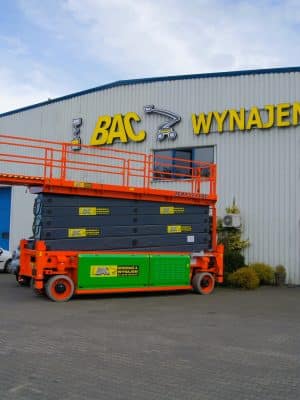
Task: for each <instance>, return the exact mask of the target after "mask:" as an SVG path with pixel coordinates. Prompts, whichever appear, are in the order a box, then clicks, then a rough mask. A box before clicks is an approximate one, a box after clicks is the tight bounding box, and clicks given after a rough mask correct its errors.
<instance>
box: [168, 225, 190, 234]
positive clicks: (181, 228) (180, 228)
mask: <svg viewBox="0 0 300 400" xmlns="http://www.w3.org/2000/svg"><path fill="white" fill-rule="evenodd" d="M167 232H168V233H182V232H192V227H191V225H168V226H167Z"/></svg>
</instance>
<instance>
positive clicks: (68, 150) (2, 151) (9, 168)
mask: <svg viewBox="0 0 300 400" xmlns="http://www.w3.org/2000/svg"><path fill="white" fill-rule="evenodd" d="M0 184H8V185H23V186H30V187H35V186H38V187H39V188H40V189H39V190H41V191H46V192H54V193H67V194H69V193H70V194H71V193H79V194H82V195H96V196H97V195H99V196H104V195H109V196H110V195H111V196H113V195H115V196H116V197H123V195H124V193H125V197H128V196H129V193H131V194H132V195H133V193H134V195H135V196H137V195H139V196H141V197H142V198H144V199H149V200H152V199H153V200H154V199H158V197H159V196H164V197H165V200H168V201H173V200H172V198H174V199H176V200H177V201H178V199H181V201H182V202H191V203H195V202H197V201H199V199H201V200H202V201H205V202H207V203H214V202H215V201H216V199H217V196H216V165H215V164H211V163H205V162H200V161H192V162H191V161H187V160H183V159H178V158H170V157H164V156H159V155H157V156H154V155H153V154H145V153H139V152H129V151H126V150H120V149H115V148H111V147H106V146H105V147H94V146H93V147H92V146H87V145H82V146H81V150H80V151H74V150H72V144H71V143H62V142H55V141H50V140H44V139H34V138H28V137H19V136H10V135H2V134H0ZM33 191H34V189H33ZM104 192H106V194H104ZM122 193H123V194H122ZM129 197H130V196H129Z"/></svg>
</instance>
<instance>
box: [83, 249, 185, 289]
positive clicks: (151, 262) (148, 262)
mask: <svg viewBox="0 0 300 400" xmlns="http://www.w3.org/2000/svg"><path fill="white" fill-rule="evenodd" d="M189 284H190V257H189V256H186V255H169V254H161V255H149V254H98V255H96V254H80V255H79V260H78V288H79V289H118V288H119V289H120V288H124V289H125V288H135V287H151V286H153V287H158V286H183V285H189Z"/></svg>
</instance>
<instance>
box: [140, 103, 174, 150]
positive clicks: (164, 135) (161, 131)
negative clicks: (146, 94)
mask: <svg viewBox="0 0 300 400" xmlns="http://www.w3.org/2000/svg"><path fill="white" fill-rule="evenodd" d="M144 111H145V113H146V114H159V115H163V116H164V117H167V118H168V119H167V121H165V122H164V123H162V124H161V125H159V126H158V128H157V133H156V139H157V141H158V142H162V141H163V140H165V139H169V140H175V139H176V138H177V132H176V131H175V130H174V128H173V127H174V125H176V124H178V122H180V121H181V117H180V116H179V115H178V114H175V113H174V112H172V111H168V110H163V109H161V108H157V107H155V106H154V105H153V104H151V105H148V106H144Z"/></svg>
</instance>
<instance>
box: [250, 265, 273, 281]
mask: <svg viewBox="0 0 300 400" xmlns="http://www.w3.org/2000/svg"><path fill="white" fill-rule="evenodd" d="M249 267H250V268H253V269H254V271H255V272H256V273H257V276H258V278H259V281H260V284H261V285H272V284H273V283H274V280H275V271H274V268H272V267H271V265H268V264H264V263H254V264H250V265H249Z"/></svg>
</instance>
